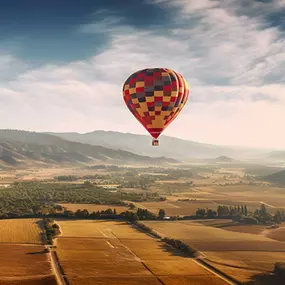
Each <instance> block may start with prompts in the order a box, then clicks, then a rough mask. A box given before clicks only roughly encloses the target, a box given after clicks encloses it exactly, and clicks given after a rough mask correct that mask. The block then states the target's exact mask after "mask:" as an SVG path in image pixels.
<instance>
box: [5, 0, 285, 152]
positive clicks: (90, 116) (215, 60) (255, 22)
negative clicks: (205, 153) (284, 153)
mask: <svg viewBox="0 0 285 285" xmlns="http://www.w3.org/2000/svg"><path fill="white" fill-rule="evenodd" d="M94 2H96V3H94ZM123 3H124V4H122V2H120V1H115V0H105V1H101V0H100V1H91V0H87V1H84V2H82V3H79V2H77V3H75V1H66V0H62V1H55V0H51V1H48V2H45V3H39V2H38V1H34V0H26V1H20V0H14V1H12V0H10V1H6V0H3V1H1V4H0V18H1V20H2V25H1V28H0V103H1V108H0V129H19V130H20V129H21V130H29V131H37V132H78V133H86V132H92V131H94V130H112V131H119V132H124V133H134V134H144V135H148V133H147V131H146V130H145V129H144V128H143V127H142V126H141V125H140V124H139V123H138V122H137V121H136V119H135V118H134V117H133V116H132V114H131V113H130V112H129V110H128V109H127V107H126V106H125V104H124V102H123V99H122V93H121V89H122V85H123V83H124V81H125V79H126V78H127V77H128V76H129V75H130V74H131V73H132V72H135V71H137V70H139V69H143V68H147V67H167V68H173V69H175V70H177V71H178V72H180V73H181V74H183V76H184V77H185V78H186V80H187V81H188V83H189V85H190V96H189V102H188V103H187V104H186V106H185V108H184V109H183V110H182V112H181V113H180V116H178V118H177V119H176V120H175V121H173V122H172V124H171V125H170V126H169V127H168V128H167V129H166V130H165V132H163V134H162V135H165V136H171V137H177V138H181V139H186V140H191V141H195V142H201V143H208V144H215V145H223V146H246V147H262V148H284V146H285V133H284V132H283V131H282V123H283V122H284V121H285V97H284V96H285V95H284V94H285V73H284V69H285V41H284V39H285V18H284V14H285V1H282V0H279V1H278V0H273V1H266V2H265V1H257V0H252V1H250V0H229V1H226V4H225V3H224V2H221V1H210V0H199V1H194V0H177V1H176V0H175V1H171V0H144V1H140V0H125V1H124V2H123ZM150 139H151V138H150Z"/></svg>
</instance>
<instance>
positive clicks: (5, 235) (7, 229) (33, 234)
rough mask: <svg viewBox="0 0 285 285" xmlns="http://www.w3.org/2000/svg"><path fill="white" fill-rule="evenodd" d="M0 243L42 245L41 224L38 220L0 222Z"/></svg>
mask: <svg viewBox="0 0 285 285" xmlns="http://www.w3.org/2000/svg"><path fill="white" fill-rule="evenodd" d="M0 232H1V235H0V243H33V244H42V243H43V224H42V220H40V219H10V220H9V219H7V220H0Z"/></svg>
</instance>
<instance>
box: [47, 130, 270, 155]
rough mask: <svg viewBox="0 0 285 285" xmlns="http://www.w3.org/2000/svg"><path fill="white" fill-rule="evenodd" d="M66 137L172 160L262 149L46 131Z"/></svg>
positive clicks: (102, 133) (252, 152) (107, 133)
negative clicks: (156, 143) (155, 143)
mask: <svg viewBox="0 0 285 285" xmlns="http://www.w3.org/2000/svg"><path fill="white" fill-rule="evenodd" d="M49 134H52V135H55V136H59V137H61V138H64V139H66V140H70V141H76V142H82V143H88V144H93V145H101V146H104V147H108V148H112V149H123V150H126V151H130V152H134V153H137V154H140V155H150V156H156V157H159V156H166V157H172V158H174V159H179V160H181V159H183V160H185V159H186V160H187V159H209V158H211V159H213V158H216V157H219V156H229V157H234V158H237V159H242V158H245V159H248V158H250V157H258V156H259V155H260V154H261V153H266V151H264V152H262V151H259V150H253V149H245V148H231V147H224V146H216V145H211V144H204V143H197V142H193V141H188V140H183V139H178V138H174V137H168V136H161V137H160V145H159V147H153V146H152V145H151V140H152V139H151V137H150V136H147V135H136V134H130V133H120V132H113V131H94V132H90V133H85V134H79V133H49Z"/></svg>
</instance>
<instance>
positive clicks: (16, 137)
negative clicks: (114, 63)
mask: <svg viewBox="0 0 285 285" xmlns="http://www.w3.org/2000/svg"><path fill="white" fill-rule="evenodd" d="M177 162H178V161H176V160H174V159H169V158H165V157H156V158H153V157H150V156H142V155H138V154H135V153H132V152H129V151H124V150H114V149H110V148H106V147H103V146H98V145H97V146H95V145H90V144H84V143H80V142H74V141H68V140H65V139H62V138H60V137H58V136H54V135H50V134H43V133H36V132H27V131H18V130H0V165H2V166H7V165H10V166H11V165H13V166H21V165H23V166H27V165H33V166H35V165H41V166H43V167H44V166H50V165H71V164H72V165H75V164H77V165H90V164H98V163H107V164H144V165H145V164H150V165H153V164H165V163H177Z"/></svg>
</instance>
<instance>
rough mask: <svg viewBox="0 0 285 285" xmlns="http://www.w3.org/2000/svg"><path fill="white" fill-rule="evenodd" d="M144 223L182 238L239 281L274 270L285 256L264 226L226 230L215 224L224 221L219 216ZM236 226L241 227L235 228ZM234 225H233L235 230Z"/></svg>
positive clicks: (169, 235)
mask: <svg viewBox="0 0 285 285" xmlns="http://www.w3.org/2000/svg"><path fill="white" fill-rule="evenodd" d="M228 223H229V221H228ZM144 224H145V225H147V226H149V227H151V228H152V229H154V230H155V231H157V232H159V233H160V234H162V235H164V236H167V237H172V238H176V239H179V240H182V241H184V242H185V243H187V244H189V245H190V246H191V247H193V248H196V249H198V250H199V251H201V252H202V255H203V257H204V260H205V261H206V262H207V263H209V264H211V265H212V266H214V267H215V268H217V269H219V270H221V271H222V272H224V273H225V274H228V275H230V276H231V277H233V278H235V279H236V280H238V281H239V282H250V281H252V280H254V279H255V278H261V277H260V276H262V274H269V273H270V272H272V271H273V268H274V264H275V263H276V262H277V261H284V260H285V243H284V242H283V243H282V242H279V241H276V240H273V239H271V238H269V236H270V235H267V236H266V235H265V234H264V228H265V227H264V226H250V225H248V226H235V227H229V230H228V227H224V228H219V227H216V226H218V225H220V226H223V225H225V224H226V221H225V223H224V224H223V223H221V220H213V221H212V222H211V221H205V220H201V221H175V222H166V221H165V222H157V221H145V222H144ZM239 227H241V229H239V230H240V231H239V232H237V231H238V230H237V229H238V228H239ZM251 227H252V229H251ZM233 228H236V229H235V231H233ZM280 230H283V228H282V229H280ZM242 231H243V232H242ZM274 231H275V230H269V232H270V233H278V232H274ZM279 235H280V234H279ZM280 236H281V235H280ZM261 279H262V278H261ZM254 284H255V283H254ZM256 284H257V283H256Z"/></svg>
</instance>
